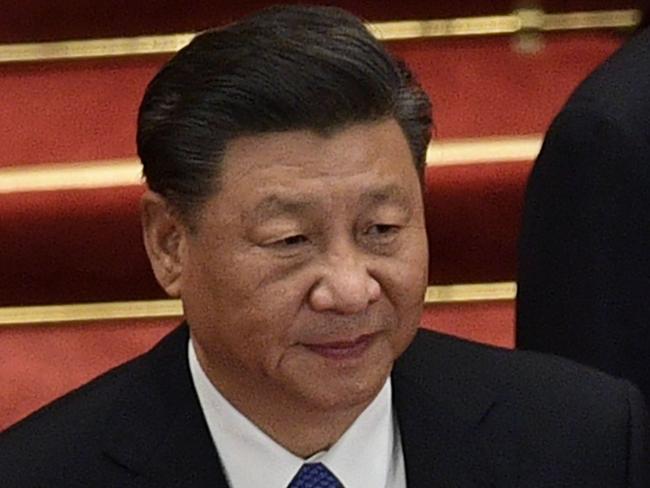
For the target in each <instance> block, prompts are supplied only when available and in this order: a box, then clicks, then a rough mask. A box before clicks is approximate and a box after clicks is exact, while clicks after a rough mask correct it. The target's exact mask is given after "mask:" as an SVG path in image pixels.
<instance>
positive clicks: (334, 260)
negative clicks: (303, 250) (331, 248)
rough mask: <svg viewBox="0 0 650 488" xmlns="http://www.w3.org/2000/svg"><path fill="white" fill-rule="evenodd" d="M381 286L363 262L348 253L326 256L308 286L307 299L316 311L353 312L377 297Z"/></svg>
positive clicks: (364, 306)
mask: <svg viewBox="0 0 650 488" xmlns="http://www.w3.org/2000/svg"><path fill="white" fill-rule="evenodd" d="M380 295H381V286H380V285H379V282H378V281H377V280H376V279H375V277H374V276H372V274H370V272H369V270H368V266H367V263H366V262H365V260H364V259H362V258H361V257H360V256H355V255H354V254H352V253H347V254H345V255H341V254H338V255H336V256H331V257H330V258H328V262H327V264H326V265H325V266H324V269H323V271H322V273H321V275H320V277H319V280H318V281H317V283H316V284H315V285H314V286H313V287H312V289H311V290H310V295H309V302H310V306H311V308H312V309H313V310H315V311H317V312H325V311H329V312H335V313H338V314H345V315H351V314H357V313H361V312H363V311H364V310H365V309H366V308H367V307H368V306H369V305H371V304H372V303H374V302H376V301H377V300H379V297H380Z"/></svg>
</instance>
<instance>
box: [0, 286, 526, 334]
mask: <svg viewBox="0 0 650 488" xmlns="http://www.w3.org/2000/svg"><path fill="white" fill-rule="evenodd" d="M516 293H517V286H516V284H515V283H514V282H500V283H478V284H471V285H448V286H430V287H428V288H427V292H426V296H425V304H426V305H436V304H445V303H469V302H477V301H480V302H485V301H494V300H513V299H514V298H515V295H516ZM182 315H183V307H182V305H181V302H180V301H179V300H149V301H131V302H107V303H84V304H71V305H42V306H25V307H0V326H12V325H13V326H17V325H43V324H74V323H79V322H96V321H104V320H137V319H161V318H180V317H181V316H182Z"/></svg>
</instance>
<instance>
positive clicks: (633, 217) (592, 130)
mask: <svg viewBox="0 0 650 488" xmlns="http://www.w3.org/2000/svg"><path fill="white" fill-rule="evenodd" d="M603 112H604V111H598V110H595V109H591V108H587V107H586V106H584V105H582V106H579V105H575V104H574V105H573V106H570V108H567V109H565V110H564V111H563V112H562V113H561V114H560V115H559V116H558V117H557V119H556V120H555V121H554V123H553V125H552V126H551V128H550V130H549V132H548V134H547V137H546V139H545V142H544V145H543V148H542V151H541V152H540V155H539V158H538V160H537V162H536V163H535V166H534V168H533V172H532V174H531V177H530V180H529V184H528V188H527V192H526V199H525V205H524V215H523V222H522V230H521V235H520V241H519V269H518V299H517V302H518V303H517V346H518V347H520V348H524V349H534V350H539V351H543V352H549V353H554V354H558V355H561V356H565V357H569V358H571V359H574V360H576V361H579V362H582V363H584V364H588V365H591V366H595V367H597V368H599V369H601V370H603V371H606V372H608V373H610V374H613V375H615V376H621V377H625V378H628V379H630V380H631V381H632V382H634V383H635V384H637V385H638V386H639V387H640V388H641V390H642V392H643V393H644V394H645V395H646V398H650V373H649V371H650V368H648V365H649V363H648V361H649V358H650V299H648V298H647V294H648V290H650V197H649V195H650V174H649V171H648V164H649V161H650V147H649V141H648V134H647V132H648V128H647V127H639V126H640V124H635V121H634V120H624V121H621V120H616V119H614V118H613V117H608V116H607V115H604V113H603ZM644 131H645V132H644Z"/></svg>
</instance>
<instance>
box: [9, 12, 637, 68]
mask: <svg viewBox="0 0 650 488" xmlns="http://www.w3.org/2000/svg"><path fill="white" fill-rule="evenodd" d="M640 19H641V12H640V11H639V10H633V9H628V10H599V11H585V12H567V13H556V14H547V13H545V12H544V11H542V10H539V9H519V10H515V11H514V12H513V13H511V14H508V15H490V16H481V17H460V18H452V19H437V20H405V21H395V22H375V23H369V24H367V26H368V28H369V29H370V30H371V31H372V32H373V33H374V34H375V35H376V36H377V37H378V38H379V39H381V40H384V41H396V40H403V39H416V38H436V37H459V36H487V35H504V34H516V33H520V32H529V31H531V30H533V31H541V32H550V31H569V30H584V29H620V28H634V27H636V26H637V25H638V24H639V22H640ZM193 37H194V34H193V33H180V34H169V35H159V36H140V37H124V38H112V39H91V40H80V41H60V42H42V43H23V44H0V63H12V62H14V63H15V62H30V61H49V60H60V59H79V58H101V57H116V56H134V55H145V54H171V53H174V52H176V51H178V50H179V49H180V48H182V47H183V46H185V45H187V44H188V43H189V42H190V41H191V40H192V38H193Z"/></svg>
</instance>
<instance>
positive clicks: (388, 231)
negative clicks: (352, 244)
mask: <svg viewBox="0 0 650 488" xmlns="http://www.w3.org/2000/svg"><path fill="white" fill-rule="evenodd" d="M399 229H400V227H399V226H398V225H393V224H374V225H371V226H370V227H368V229H367V230H366V234H367V235H369V236H376V237H389V236H393V235H395V234H397V232H399Z"/></svg>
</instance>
